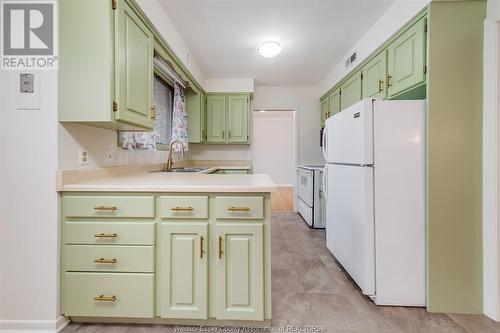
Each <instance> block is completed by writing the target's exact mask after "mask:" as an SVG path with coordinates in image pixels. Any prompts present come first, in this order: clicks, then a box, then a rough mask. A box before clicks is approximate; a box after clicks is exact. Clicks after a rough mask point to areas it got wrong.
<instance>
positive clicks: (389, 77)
mask: <svg viewBox="0 0 500 333" xmlns="http://www.w3.org/2000/svg"><path fill="white" fill-rule="evenodd" d="M391 80H392V75H390V74H387V88H390V87H392V82H391Z"/></svg>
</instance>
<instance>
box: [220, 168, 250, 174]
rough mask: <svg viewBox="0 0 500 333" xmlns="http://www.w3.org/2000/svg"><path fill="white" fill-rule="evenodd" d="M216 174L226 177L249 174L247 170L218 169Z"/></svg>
mask: <svg viewBox="0 0 500 333" xmlns="http://www.w3.org/2000/svg"><path fill="white" fill-rule="evenodd" d="M217 171H218V172H217V173H223V174H226V175H247V174H249V173H250V170H248V169H219V170H217Z"/></svg>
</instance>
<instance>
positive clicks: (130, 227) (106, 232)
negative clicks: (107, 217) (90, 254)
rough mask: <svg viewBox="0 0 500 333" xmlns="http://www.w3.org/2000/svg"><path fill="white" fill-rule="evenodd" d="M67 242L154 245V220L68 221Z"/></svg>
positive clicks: (66, 226)
mask: <svg viewBox="0 0 500 333" xmlns="http://www.w3.org/2000/svg"><path fill="white" fill-rule="evenodd" d="M64 228H65V243H66V244H116V245H154V244H155V223H154V222H66V223H65V224H64Z"/></svg>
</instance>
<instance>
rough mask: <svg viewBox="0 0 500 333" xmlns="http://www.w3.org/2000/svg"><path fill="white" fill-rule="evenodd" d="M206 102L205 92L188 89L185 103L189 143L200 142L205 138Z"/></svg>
mask: <svg viewBox="0 0 500 333" xmlns="http://www.w3.org/2000/svg"><path fill="white" fill-rule="evenodd" d="M206 103H207V98H206V95H205V94H203V93H201V92H198V93H196V92H194V91H192V90H188V92H187V94H186V104H187V113H188V137H189V143H201V142H204V141H205V140H206V135H207V133H206V122H205V114H206V111H205V110H206Z"/></svg>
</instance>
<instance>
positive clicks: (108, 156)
mask: <svg viewBox="0 0 500 333" xmlns="http://www.w3.org/2000/svg"><path fill="white" fill-rule="evenodd" d="M114 161H115V158H114V156H113V150H112V149H111V148H108V149H106V151H105V152H104V162H106V164H113V163H114Z"/></svg>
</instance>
